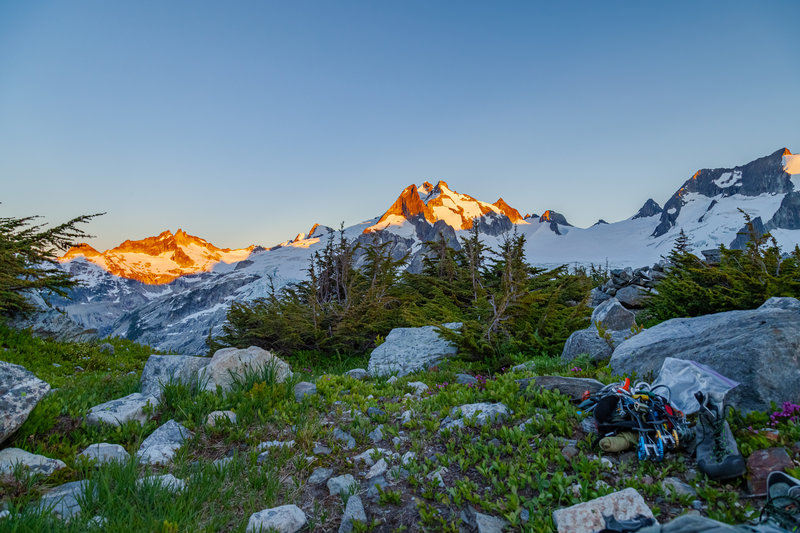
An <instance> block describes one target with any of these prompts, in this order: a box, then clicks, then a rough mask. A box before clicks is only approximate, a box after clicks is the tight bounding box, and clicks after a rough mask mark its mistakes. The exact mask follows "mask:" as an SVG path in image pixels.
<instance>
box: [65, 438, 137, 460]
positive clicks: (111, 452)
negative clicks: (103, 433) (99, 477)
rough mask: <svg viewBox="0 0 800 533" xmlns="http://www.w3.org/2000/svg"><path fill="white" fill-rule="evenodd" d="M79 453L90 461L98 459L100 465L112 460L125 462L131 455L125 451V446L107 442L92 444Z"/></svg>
mask: <svg viewBox="0 0 800 533" xmlns="http://www.w3.org/2000/svg"><path fill="white" fill-rule="evenodd" d="M78 455H79V456H80V457H85V458H87V459H89V460H90V461H96V462H97V464H98V465H101V464H105V463H110V462H112V461H118V462H120V463H124V462H126V461H127V460H128V459H130V457H131V456H130V454H129V453H128V452H127V451H125V448H123V447H122V446H120V445H119V444H109V443H107V442H100V443H98V444H91V445H89V446H88V447H87V448H86V449H85V450H83V451H82V452H81V453H79V454H78Z"/></svg>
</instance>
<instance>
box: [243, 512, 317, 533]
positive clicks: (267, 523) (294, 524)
mask: <svg viewBox="0 0 800 533" xmlns="http://www.w3.org/2000/svg"><path fill="white" fill-rule="evenodd" d="M306 520H307V519H306V514H305V513H304V512H303V511H302V510H301V509H300V508H299V507H298V506H296V505H281V506H280V507H273V508H272V509H264V510H263V511H259V512H257V513H253V514H252V515H250V520H248V521H247V530H246V531H247V533H251V532H252V533H260V532H262V531H263V532H266V531H273V530H274V531H277V532H278V533H295V532H296V531H300V530H301V529H303V527H304V526H305V525H306Z"/></svg>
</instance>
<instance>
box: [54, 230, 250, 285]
mask: <svg viewBox="0 0 800 533" xmlns="http://www.w3.org/2000/svg"><path fill="white" fill-rule="evenodd" d="M253 249H254V246H250V247H248V248H240V249H237V250H231V249H230V248H217V247H216V246H214V245H213V244H211V243H210V242H208V241H206V240H204V239H201V238H199V237H195V236H193V235H189V234H188V233H186V232H185V231H183V230H181V229H179V230H178V231H177V232H176V233H175V234H174V235H173V234H172V232H171V231H169V230H167V231H164V232H162V233H160V234H159V235H157V236H155V237H147V238H145V239H142V240H138V241H131V240H128V241H125V242H123V243H122V244H120V245H119V246H117V247H115V248H111V249H109V250H106V251H105V252H102V253H100V252H98V251H97V250H95V249H94V248H92V247H91V246H89V245H88V244H79V245H78V246H74V247H72V248H70V249H69V250H68V251H67V253H65V254H64V255H63V256H62V257H60V258H59V261H60V262H62V263H66V262H69V261H72V260H75V259H78V258H81V257H82V258H84V259H85V260H87V261H90V262H92V263H94V264H96V265H98V266H100V267H101V268H103V269H105V270H106V271H108V272H110V273H112V274H114V275H116V276H120V277H123V278H128V279H135V280H138V281H141V282H143V283H147V284H150V285H159V284H162V283H169V282H170V281H172V280H174V279H176V278H179V277H181V276H186V275H188V274H196V273H198V272H208V271H210V270H211V269H212V268H213V267H214V265H216V264H217V263H219V262H224V263H234V262H237V261H242V260H244V259H247V257H248V256H249V255H250V253H251V252H252V251H253Z"/></svg>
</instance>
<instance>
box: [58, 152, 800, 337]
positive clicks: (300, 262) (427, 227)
mask: <svg viewBox="0 0 800 533" xmlns="http://www.w3.org/2000/svg"><path fill="white" fill-rule="evenodd" d="M798 180H800V155H793V154H792V153H791V152H789V150H788V149H785V148H783V149H781V150H778V151H776V152H774V153H773V154H771V155H768V156H766V157H762V158H759V159H756V160H755V161H752V162H750V163H747V164H746V165H742V166H737V167H733V168H718V169H703V170H700V171H698V172H696V173H695V174H694V175H693V176H691V177H690V178H689V179H688V180H686V182H685V183H684V184H683V185H682V186H681V187H680V188H679V189H678V190H677V191H676V192H675V194H673V195H672V196H671V197H670V198H669V199H667V201H666V203H665V204H664V207H663V208H661V207H660V206H659V205H658V203H656V202H655V201H654V200H652V199H649V200H647V202H645V204H644V205H643V206H642V208H641V209H640V210H639V211H638V212H637V213H636V214H634V215H633V216H631V217H630V218H628V219H626V220H622V221H620V222H615V223H611V224H609V223H606V222H605V221H603V220H600V221H598V222H597V223H596V224H594V225H593V226H591V227H589V228H577V227H574V226H572V225H571V224H569V222H567V219H566V217H565V216H564V215H562V214H560V213H556V212H554V211H551V210H547V211H545V212H544V213H543V214H542V215H535V214H526V215H524V216H523V215H521V214H520V211H517V210H516V209H514V208H513V207H511V206H509V205H508V204H507V203H506V202H505V201H503V199H502V198H500V199H498V200H497V201H496V202H494V203H487V202H483V201H480V200H476V199H475V198H473V197H471V196H468V195H466V194H461V193H458V192H456V191H454V190H452V189H450V187H449V186H448V184H447V183H445V182H444V181H439V182H438V183H437V184H436V185H433V184H431V183H428V182H424V183H423V184H422V185H419V186H417V185H409V186H408V187H406V188H405V189H403V191H402V192H401V193H400V195H399V196H398V198H397V199H396V200H395V201H394V202H393V203H392V204H391V206H390V207H389V209H387V210H386V211H385V212H384V213H383V214H382V215H380V216H377V217H375V218H373V219H371V220H367V221H365V222H363V223H361V224H356V225H354V226H351V227H349V228H345V230H344V233H345V235H346V236H347V238H348V239H350V240H352V241H355V242H360V243H363V244H370V243H390V244H391V246H392V249H393V253H394V255H395V256H396V257H402V256H403V255H405V254H409V257H410V260H409V263H408V268H409V269H411V270H418V269H419V268H420V266H421V259H422V255H421V254H422V253H423V243H424V242H425V241H428V240H432V239H434V238H437V237H438V236H439V235H442V236H443V237H444V238H445V239H446V240H447V242H448V243H449V244H450V245H451V246H454V247H457V246H459V238H460V237H462V236H464V235H465V234H466V232H468V231H469V230H470V229H472V228H473V227H476V226H477V228H478V230H479V231H480V233H481V235H482V237H483V239H484V241H485V242H486V244H488V245H490V246H497V244H499V243H500V242H501V240H502V239H503V238H504V236H506V235H508V234H509V233H510V232H512V231H514V230H516V231H517V232H519V233H521V234H523V235H525V237H526V239H527V242H526V256H527V259H528V261H529V262H531V263H533V264H535V265H541V266H555V265H559V264H565V263H566V264H583V265H586V264H589V263H593V264H595V265H606V264H608V265H609V266H611V267H625V266H633V267H638V266H644V265H648V264H652V263H654V262H656V261H658V260H659V259H660V258H661V257H662V256H663V255H666V254H667V253H668V252H669V250H670V249H671V248H672V246H673V244H674V241H675V237H676V236H677V234H678V233H679V232H680V230H681V229H683V230H684V231H685V232H686V233H687V234H688V235H689V236H690V238H691V240H692V242H693V244H694V249H695V250H696V251H697V252H698V253H699V251H701V250H703V249H709V248H717V247H719V245H722V244H724V245H725V246H729V247H741V246H744V243H745V242H746V238H744V236H743V234H742V232H743V226H744V218H743V216H742V214H741V212H740V211H739V210H740V209H741V210H743V211H745V212H746V213H748V214H749V215H750V216H752V217H753V221H754V224H755V225H756V227H757V228H758V229H760V230H764V231H770V232H771V233H772V235H773V236H775V238H776V239H777V240H778V242H779V244H780V245H781V246H782V247H783V248H784V249H785V250H786V249H791V248H793V247H794V246H795V245H796V244H798V243H800V182H799V181H798ZM334 233H335V232H334V230H333V229H331V228H330V227H328V226H321V225H318V224H315V225H313V226H312V227H311V229H310V230H309V231H308V233H299V234H298V235H297V236H296V237H294V238H292V239H289V240H287V241H285V242H283V243H280V244H278V245H276V246H273V247H271V248H262V247H259V246H250V247H248V248H243V249H238V250H230V249H221V248H217V247H216V246H214V245H212V244H211V243H209V242H207V241H205V240H203V239H200V238H198V237H193V236H191V235H188V234H186V233H185V232H184V231H182V230H178V231H177V232H176V233H175V234H172V233H171V232H169V231H165V232H163V233H161V234H160V235H158V236H156V237H149V238H146V239H143V240H140V241H125V242H124V243H122V244H121V245H120V246H118V247H116V248H112V249H110V250H106V251H105V252H102V253H101V252H98V251H97V250H94V249H93V248H91V247H90V246H88V245H81V246H79V247H75V248H73V249H71V250H69V251H68V252H67V254H65V255H64V257H62V258H61V264H62V267H63V268H64V269H65V270H68V271H69V272H71V273H72V274H74V275H75V276H77V277H78V278H79V279H81V280H82V281H83V282H84V285H83V286H82V287H80V288H77V289H75V290H74V291H73V292H72V294H71V297H72V298H71V300H64V299H56V300H55V301H54V303H56V305H58V306H59V307H60V308H62V309H64V310H65V311H66V312H67V314H68V315H69V316H70V317H71V318H72V319H73V320H75V321H76V322H78V323H79V324H80V325H82V326H84V327H86V328H95V329H97V330H98V331H99V332H100V333H101V334H103V335H107V334H112V335H120V336H125V337H129V338H131V339H134V340H137V341H140V342H144V343H147V344H150V345H152V346H155V347H158V348H160V349H169V350H175V351H178V352H180V353H202V352H204V351H205V344H204V343H205V338H206V336H207V335H208V333H209V331H211V332H218V331H219V329H220V327H221V325H222V323H223V322H224V320H225V315H226V312H227V309H228V307H229V306H230V304H231V302H233V301H247V300H252V299H255V298H258V297H262V296H266V295H267V294H268V291H269V287H270V284H273V285H274V286H276V287H280V286H282V285H284V284H286V283H289V282H292V281H297V280H299V279H302V278H303V277H304V275H305V270H306V268H307V266H308V259H309V257H310V255H311V254H312V253H313V252H314V251H315V250H318V249H320V248H321V247H322V246H324V245H325V243H326V241H327V239H328V238H329V236H332V235H333V234H334Z"/></svg>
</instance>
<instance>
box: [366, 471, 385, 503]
mask: <svg viewBox="0 0 800 533" xmlns="http://www.w3.org/2000/svg"><path fill="white" fill-rule="evenodd" d="M367 486H368V488H367V498H369V499H370V500H372V501H377V499H378V498H380V492H378V487H380V488H381V490H384V489H385V488H386V487H388V486H389V483H388V482H387V481H386V478H384V477H383V476H378V477H374V478H372V479H370V480H368V481H367Z"/></svg>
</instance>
